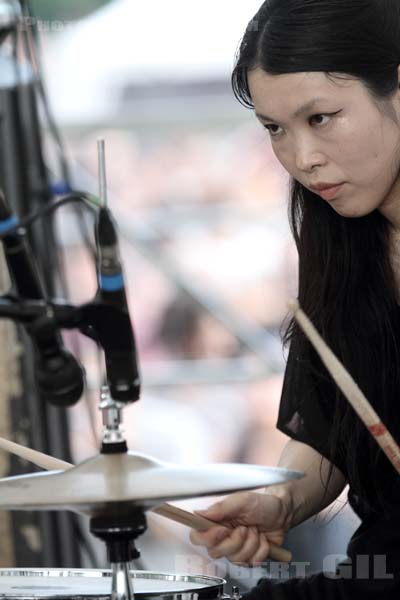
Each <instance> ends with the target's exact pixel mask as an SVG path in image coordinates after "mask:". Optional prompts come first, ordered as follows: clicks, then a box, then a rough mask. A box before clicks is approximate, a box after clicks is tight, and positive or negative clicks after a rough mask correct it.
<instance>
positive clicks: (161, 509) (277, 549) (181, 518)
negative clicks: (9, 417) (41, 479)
mask: <svg viewBox="0 0 400 600" xmlns="http://www.w3.org/2000/svg"><path fill="white" fill-rule="evenodd" d="M0 448H2V449H3V450H6V451H7V452H10V453H11V454H15V455H16V456H19V457H21V458H23V459H25V460H29V461H30V462H32V463H34V464H35V465H37V466H38V467H42V468H43V469H46V470H53V469H54V470H57V471H58V470H62V471H66V470H67V469H70V468H71V467H73V466H74V465H72V464H71V463H69V462H65V461H64V460H60V459H59V458H55V457H54V456H49V455H48V454H44V453H43V452H38V451H37V450H32V448H26V447H25V446H21V444H17V443H15V442H11V441H10V440H6V439H5V438H1V437H0ZM152 510H153V512H155V513H157V514H159V515H161V516H163V517H166V518H167V519H170V520H172V521H176V522H177V523H181V525H186V526H187V527H191V528H192V529H196V530H197V531H206V530H207V529H209V528H210V527H213V526H214V525H218V523H216V522H215V521H210V520H209V519H206V518H205V517H202V516H200V515H196V514H194V513H191V512H188V511H186V510H183V509H182V508H178V507H177V506H172V505H171V504H167V503H165V504H162V505H161V506H158V507H157V508H153V509H152ZM221 525H223V526H225V527H228V525H227V524H225V523H223V524H222V523H221ZM269 557H270V558H272V560H276V561H278V562H290V561H291V560H292V555H291V553H290V552H289V551H288V550H285V548H281V546H278V544H273V543H272V542H270V550H269Z"/></svg>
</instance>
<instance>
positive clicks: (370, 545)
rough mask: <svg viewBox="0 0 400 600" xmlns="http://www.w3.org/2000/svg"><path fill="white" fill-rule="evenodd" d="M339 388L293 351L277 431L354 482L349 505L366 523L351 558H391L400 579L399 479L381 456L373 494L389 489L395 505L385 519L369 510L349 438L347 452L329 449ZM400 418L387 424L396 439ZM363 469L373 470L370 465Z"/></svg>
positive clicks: (358, 533)
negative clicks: (350, 462) (349, 460)
mask: <svg viewBox="0 0 400 600" xmlns="http://www.w3.org/2000/svg"><path fill="white" fill-rule="evenodd" d="M335 389H336V388H335V384H334V382H333V381H332V380H331V379H330V377H320V378H318V377H313V376H310V371H309V370H308V369H306V368H304V365H303V364H302V362H301V360H299V359H298V358H297V357H296V356H295V353H294V351H293V350H292V348H291V349H290V351H289V356H288V361H287V365H286V370H285V376H284V384H283V390H282V397H281V402H280V408H279V416H278V421H277V428H278V429H279V430H280V431H282V432H283V433H285V434H286V435H288V436H289V437H290V438H292V439H294V440H297V441H299V442H303V443H304V444H308V445H309V446H311V447H312V448H314V449H315V450H316V451H317V452H319V453H320V454H321V455H322V456H324V457H325V458H327V459H328V460H329V461H331V462H332V463H333V464H334V465H335V466H336V467H337V468H338V469H340V471H341V472H342V473H343V475H344V476H345V477H346V479H347V481H348V483H349V493H348V501H349V504H350V506H351V507H352V509H353V510H354V512H355V513H356V514H357V515H358V516H359V518H360V519H361V525H360V526H359V528H358V529H357V531H356V532H355V533H354V535H353V536H352V538H351V540H350V542H349V544H348V547H347V554H348V556H349V557H351V558H352V557H355V556H356V555H360V554H362V555H370V556H371V557H372V556H374V555H382V554H383V555H386V557H387V565H388V568H389V569H390V570H391V571H393V572H396V573H399V575H400V475H397V474H396V472H395V470H394V468H393V466H392V465H391V464H390V462H389V461H388V459H387V458H386V457H385V456H383V455H382V461H383V462H382V469H381V470H379V480H372V479H371V490H372V488H373V486H380V488H379V489H384V490H385V498H387V500H388V501H389V503H390V506H391V509H390V514H389V515H386V516H383V515H382V514H381V513H379V512H378V511H376V510H371V509H370V508H369V505H370V502H369V500H370V498H369V494H370V492H369V491H368V489H366V490H363V491H361V492H360V491H358V492H357V493H356V492H355V490H354V489H353V488H352V481H351V477H349V474H348V470H347V468H346V453H345V449H346V440H342V446H343V452H342V453H341V452H338V453H335V456H332V453H331V452H330V449H329V440H330V430H331V426H332V423H333V417H334V411H335ZM399 402H400V390H399ZM396 412H397V410H396ZM398 414H399V417H398V421H399V423H397V422H396V423H395V422H394V421H393V422H392V423H385V424H386V425H387V426H388V428H389V430H391V429H394V431H392V433H393V435H394V437H395V439H397V440H398V439H399V438H398V435H397V425H398V427H400V411H398ZM363 467H364V468H365V467H367V468H368V465H363Z"/></svg>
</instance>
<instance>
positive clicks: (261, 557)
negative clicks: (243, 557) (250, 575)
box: [249, 535, 269, 567]
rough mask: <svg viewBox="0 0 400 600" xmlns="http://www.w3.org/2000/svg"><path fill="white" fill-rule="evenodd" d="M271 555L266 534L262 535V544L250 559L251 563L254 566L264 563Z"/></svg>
mask: <svg viewBox="0 0 400 600" xmlns="http://www.w3.org/2000/svg"><path fill="white" fill-rule="evenodd" d="M268 555H269V542H268V540H267V538H266V537H265V535H261V536H260V545H259V547H258V550H257V552H256V553H255V555H254V556H252V558H251V559H250V560H249V565H251V566H252V567H258V566H259V565H260V564H261V563H263V562H264V561H265V560H266V559H267V558H268Z"/></svg>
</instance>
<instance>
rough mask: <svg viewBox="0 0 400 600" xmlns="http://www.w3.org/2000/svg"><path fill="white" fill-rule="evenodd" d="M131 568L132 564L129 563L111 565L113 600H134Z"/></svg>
mask: <svg viewBox="0 0 400 600" xmlns="http://www.w3.org/2000/svg"><path fill="white" fill-rule="evenodd" d="M130 568H131V563H128V562H118V563H111V569H112V587H111V600H134V597H135V596H134V593H133V586H132V579H131V577H130V574H129V571H130Z"/></svg>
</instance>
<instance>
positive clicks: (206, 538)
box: [190, 525, 232, 548]
mask: <svg viewBox="0 0 400 600" xmlns="http://www.w3.org/2000/svg"><path fill="white" fill-rule="evenodd" d="M231 532H232V530H231V529H228V528H227V527H221V526H220V525H216V526H215V527H210V529H207V531H196V530H194V529H192V530H191V532H190V541H191V542H192V544H194V545H195V546H205V547H206V548H214V547H216V546H218V544H220V543H221V542H222V541H223V540H224V539H226V538H227V537H228V536H229V535H230V534H231Z"/></svg>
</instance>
